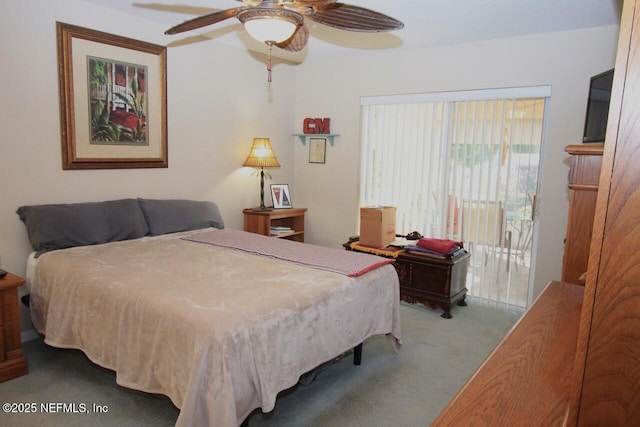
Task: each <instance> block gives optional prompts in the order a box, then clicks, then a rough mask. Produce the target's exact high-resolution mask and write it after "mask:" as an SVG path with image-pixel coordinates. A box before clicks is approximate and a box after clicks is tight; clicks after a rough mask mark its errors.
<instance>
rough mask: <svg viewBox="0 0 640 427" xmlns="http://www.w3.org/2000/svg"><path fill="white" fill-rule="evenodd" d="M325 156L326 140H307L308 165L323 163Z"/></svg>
mask: <svg viewBox="0 0 640 427" xmlns="http://www.w3.org/2000/svg"><path fill="white" fill-rule="evenodd" d="M326 154H327V138H309V163H324V162H325V158H326Z"/></svg>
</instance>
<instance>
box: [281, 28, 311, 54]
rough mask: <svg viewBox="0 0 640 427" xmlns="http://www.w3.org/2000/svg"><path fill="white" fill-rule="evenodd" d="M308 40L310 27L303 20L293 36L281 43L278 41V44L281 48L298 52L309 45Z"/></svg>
mask: <svg viewBox="0 0 640 427" xmlns="http://www.w3.org/2000/svg"><path fill="white" fill-rule="evenodd" d="M308 40H309V28H308V27H307V26H306V24H305V23H304V22H303V23H302V25H300V26H299V27H298V29H297V30H296V32H295V33H293V35H292V36H291V37H289V38H288V39H287V40H285V41H283V42H281V43H276V46H278V47H279V48H280V49H284V50H288V51H290V52H298V51H300V50H302V49H304V47H305V46H306V45H307V41H308Z"/></svg>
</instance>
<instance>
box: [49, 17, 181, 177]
mask: <svg viewBox="0 0 640 427" xmlns="http://www.w3.org/2000/svg"><path fill="white" fill-rule="evenodd" d="M56 35H57V42H58V78H59V90H60V127H61V140H62V168H63V169H124V168H166V167H168V165H169V163H168V150H167V148H168V147H167V145H168V144H167V95H166V94H167V69H166V68H167V60H166V57H167V52H166V47H165V46H160V45H156V44H152V43H147V42H143V41H138V40H133V39H129V38H126V37H121V36H117V35H113V34H108V33H104V32H100V31H95V30H91V29H87V28H82V27H78V26H75V25H70V24H65V23H62V22H56Z"/></svg>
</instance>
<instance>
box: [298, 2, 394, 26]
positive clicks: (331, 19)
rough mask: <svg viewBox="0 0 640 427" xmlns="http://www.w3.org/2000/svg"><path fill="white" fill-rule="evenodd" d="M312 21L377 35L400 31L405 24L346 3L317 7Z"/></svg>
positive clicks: (311, 16) (311, 17)
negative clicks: (378, 33) (383, 32)
mask: <svg viewBox="0 0 640 427" xmlns="http://www.w3.org/2000/svg"><path fill="white" fill-rule="evenodd" d="M309 18H310V19H312V20H314V21H315V22H318V23H320V24H324V25H328V26H330V27H334V28H339V29H341V30H347V31H362V32H371V33H377V32H382V31H393V30H399V29H401V28H402V27H404V24H403V23H402V22H400V21H398V20H397V19H394V18H392V17H390V16H387V15H384V14H382V13H380V12H376V11H373V10H370V9H365V8H364V7H359V6H353V5H349V4H344V3H332V4H329V5H328V6H326V7H317V8H316V11H315V13H313V14H312V15H310V16H309Z"/></svg>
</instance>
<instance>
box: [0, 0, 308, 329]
mask: <svg viewBox="0 0 640 427" xmlns="http://www.w3.org/2000/svg"><path fill="white" fill-rule="evenodd" d="M0 20H1V21H0V38H1V39H2V40H3V42H2V43H1V44H0V54H1V57H2V61H1V62H0V76H1V78H0V105H1V108H2V112H1V114H0V129H2V136H1V137H0V159H2V166H1V167H0V183H1V184H0V188H1V189H0V197H1V199H2V203H0V257H1V260H0V262H1V266H2V268H4V269H6V270H9V271H11V272H13V273H15V274H18V275H21V276H23V277H24V274H25V263H26V259H27V255H28V254H29V252H30V247H29V243H28V240H27V235H26V231H25V228H24V225H23V224H22V223H21V222H20V220H19V218H18V216H17V215H16V213H15V211H16V209H17V208H18V207H19V206H21V205H26V204H40V203H67V202H78V201H99V200H109V199H116V198H124V197H137V196H142V197H157V198H190V199H197V200H214V201H216V202H217V203H218V204H219V206H220V209H221V212H222V215H223V218H224V220H225V223H226V225H227V226H229V227H232V228H239V229H240V228H242V220H243V219H242V208H244V207H250V206H257V205H258V204H259V197H260V196H259V180H258V178H256V177H255V176H252V174H251V172H252V170H251V169H249V168H242V167H241V164H242V162H243V161H244V159H245V158H246V156H247V154H248V152H249V148H250V144H251V141H252V138H253V137H258V136H268V137H270V138H271V139H272V143H273V146H274V151H275V153H276V155H277V157H278V159H279V161H280V163H281V164H282V167H281V168H279V169H273V170H272V171H271V172H272V175H273V177H274V180H277V181H278V182H289V183H292V184H293V168H294V157H293V156H294V152H293V148H292V144H291V133H292V129H293V109H294V101H295V98H294V89H295V88H294V86H293V85H292V84H291V82H292V81H294V80H295V69H294V68H293V67H290V66H286V65H281V64H274V79H273V83H271V85H269V84H268V83H267V81H266V70H265V59H264V58H261V57H260V55H255V54H251V53H249V52H247V51H245V50H243V49H238V48H234V47H229V46H226V45H223V44H221V43H218V42H216V41H203V42H199V43H195V44H191V45H184V46H180V47H171V48H169V49H168V59H167V62H168V70H167V74H168V94H167V95H168V141H169V168H166V169H125V170H84V171H82V170H67V171H63V170H62V167H61V151H60V119H59V108H58V83H57V82H58V75H57V53H56V30H55V22H56V21H61V22H66V23H70V24H74V25H79V26H82V27H86V28H91V29H95V30H100V31H105V32H109V33H112V34H118V35H122V36H126V37H130V38H134V39H138V40H144V41H148V42H152V43H157V44H161V45H166V44H168V43H170V42H172V41H173V40H175V39H176V38H175V37H173V38H171V37H169V36H164V35H163V32H164V30H165V28H161V27H160V26H158V25H157V24H155V23H153V22H146V21H144V22H143V21H136V20H132V19H131V18H128V17H126V16H121V15H118V14H114V13H113V12H112V11H110V10H108V9H102V8H95V7H92V6H91V5H87V4H85V3H83V2H79V1H75V0H56V1H55V2H52V1H49V0H29V1H11V2H7V3H6V4H4V5H3V10H2V14H0ZM293 190H295V186H293V185H292V191H293ZM269 200H270V199H269V198H268V197H267V202H269ZM22 315H23V325H22V328H23V330H25V329H30V328H31V326H30V324H28V322H27V321H25V313H24V312H23V313H22Z"/></svg>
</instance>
